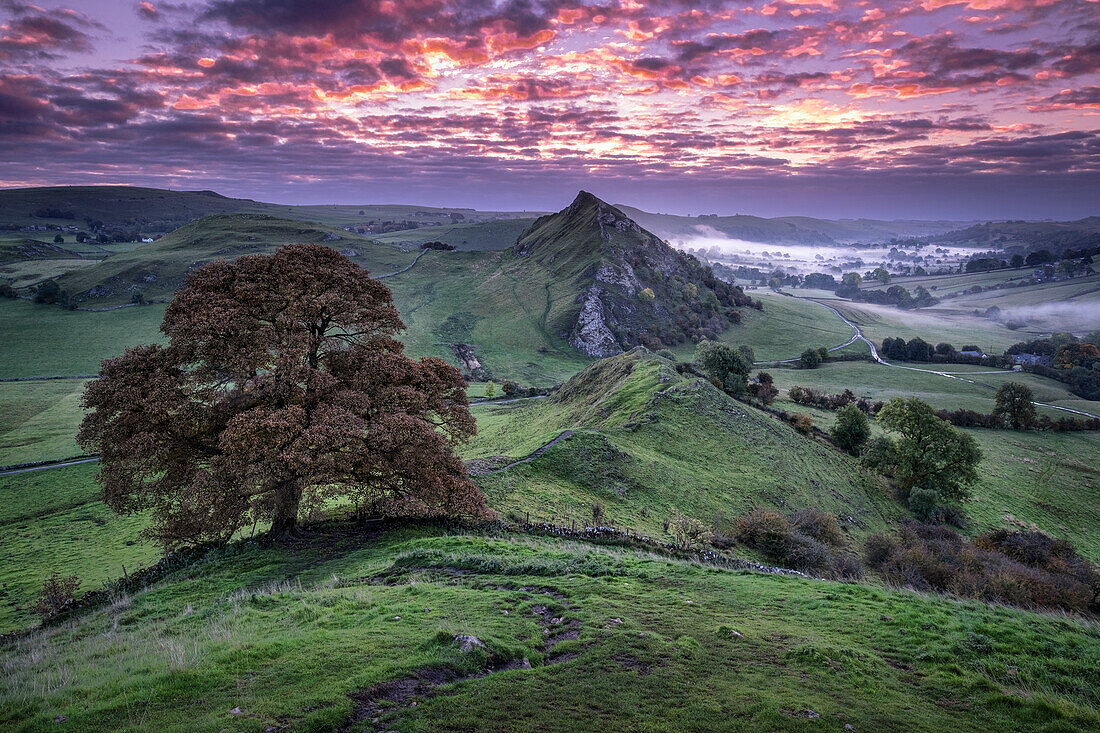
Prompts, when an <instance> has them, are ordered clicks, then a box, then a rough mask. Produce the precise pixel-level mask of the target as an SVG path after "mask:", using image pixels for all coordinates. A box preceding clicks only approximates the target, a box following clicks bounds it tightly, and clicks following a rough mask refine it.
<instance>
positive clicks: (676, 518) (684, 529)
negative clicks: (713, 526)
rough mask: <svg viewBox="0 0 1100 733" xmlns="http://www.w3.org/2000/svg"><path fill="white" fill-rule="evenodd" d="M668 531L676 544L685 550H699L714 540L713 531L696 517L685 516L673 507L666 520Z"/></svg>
mask: <svg viewBox="0 0 1100 733" xmlns="http://www.w3.org/2000/svg"><path fill="white" fill-rule="evenodd" d="M668 532H669V534H671V535H672V537H673V539H674V540H676V545H677V546H678V547H682V548H684V549H686V550H701V549H703V547H705V546H707V545H709V544H711V543H712V541H713V540H714V533H713V532H711V531H710V530H709V529H707V526H706V525H705V524H703V523H702V522H700V521H699V520H698V519H694V518H692V517H688V516H685V515H683V514H681V513H680V510H678V509H676V508H675V507H673V509H672V516H671V517H669V520H668Z"/></svg>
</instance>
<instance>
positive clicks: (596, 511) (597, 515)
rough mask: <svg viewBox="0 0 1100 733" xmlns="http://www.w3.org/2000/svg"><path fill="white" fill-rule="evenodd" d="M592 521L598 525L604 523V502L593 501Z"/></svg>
mask: <svg viewBox="0 0 1100 733" xmlns="http://www.w3.org/2000/svg"><path fill="white" fill-rule="evenodd" d="M592 521H593V522H594V523H595V525H596V526H597V527H599V526H601V525H602V524H603V504H601V503H600V502H598V501H594V502H592Z"/></svg>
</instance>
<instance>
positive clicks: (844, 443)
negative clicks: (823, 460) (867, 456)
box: [830, 403, 871, 454]
mask: <svg viewBox="0 0 1100 733" xmlns="http://www.w3.org/2000/svg"><path fill="white" fill-rule="evenodd" d="M830 435H832V438H833V441H834V442H835V443H836V444H837V445H838V446H840V448H841V449H843V450H846V451H848V452H849V453H852V454H858V453H859V449H860V448H862V447H863V444H864V443H866V442H867V439H868V438H870V437H871V421H870V420H868V419H867V415H865V414H864V413H863V410H861V409H859V408H858V407H856V406H855V404H853V403H849V404H847V405H845V406H844V407H842V408H840V409H839V410H837V413H836V423H835V424H834V425H833V429H832V430H831V431H830Z"/></svg>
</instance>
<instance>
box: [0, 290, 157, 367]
mask: <svg viewBox="0 0 1100 733" xmlns="http://www.w3.org/2000/svg"><path fill="white" fill-rule="evenodd" d="M162 320H164V306H163V305H148V306H136V307H132V308H120V309H118V310H113V311H109V312H106V313H89V312H85V311H68V310H65V309H64V308H60V307H58V306H50V305H37V304H35V303H31V302H28V301H25V300H6V299H0V344H3V348H0V378H9V377H36V376H69V375H76V374H96V373H98V372H99V362H101V361H102V360H103V359H107V358H110V357H113V356H118V355H119V354H121V353H122V352H123V350H125V349H126V347H128V346H136V345H137V344H150V343H156V342H159V341H160V340H161V338H162V337H161V334H160V323H161V321H162Z"/></svg>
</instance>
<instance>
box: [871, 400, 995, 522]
mask: <svg viewBox="0 0 1100 733" xmlns="http://www.w3.org/2000/svg"><path fill="white" fill-rule="evenodd" d="M877 419H878V422H879V424H880V425H882V426H883V427H884V428H886V430H888V431H890V432H892V433H896V434H897V436H898V437H897V438H895V439H893V440H891V441H890V442H889V444H888V447H887V455H886V456H885V462H886V465H885V466H884V467H885V468H887V469H889V470H892V472H893V474H894V478H895V479H896V480H897V482H898V487H899V489H900V490H901V493H902V497H903V498H904V499H905V500H906V501H908V499H909V493H910V491H912V490H913V488H914V487H916V486H920V487H922V488H924V489H930V490H932V491H935V492H936V493H937V494H938V495H939V497H940V499H941V500H942V501H945V502H952V501H962V500H963V499H966V498H967V497H968V492H967V487H968V486H969V485H970V484H972V483H974V482H975V481H976V480H977V479H978V472H977V466H978V464H979V463H980V462H981V459H982V452H981V449H980V448H979V447H978V443H977V441H975V440H974V438H973V437H971V436H970V435H967V434H966V433H964V432H962V431H960V430H958V429H956V428H955V427H953V426H952V425H951V423H949V422H947V421H946V420H942V419H940V418H939V417H937V416H936V413H935V411H934V410H933V409H932V406H931V405H929V404H928V403H927V402H924V401H922V400H919V399H917V398H915V397H909V398H901V397H895V398H894V399H892V400H890V401H889V402H888V403H886V406H885V407H883V408H882V410H881V411H879V413H878V418H877Z"/></svg>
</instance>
